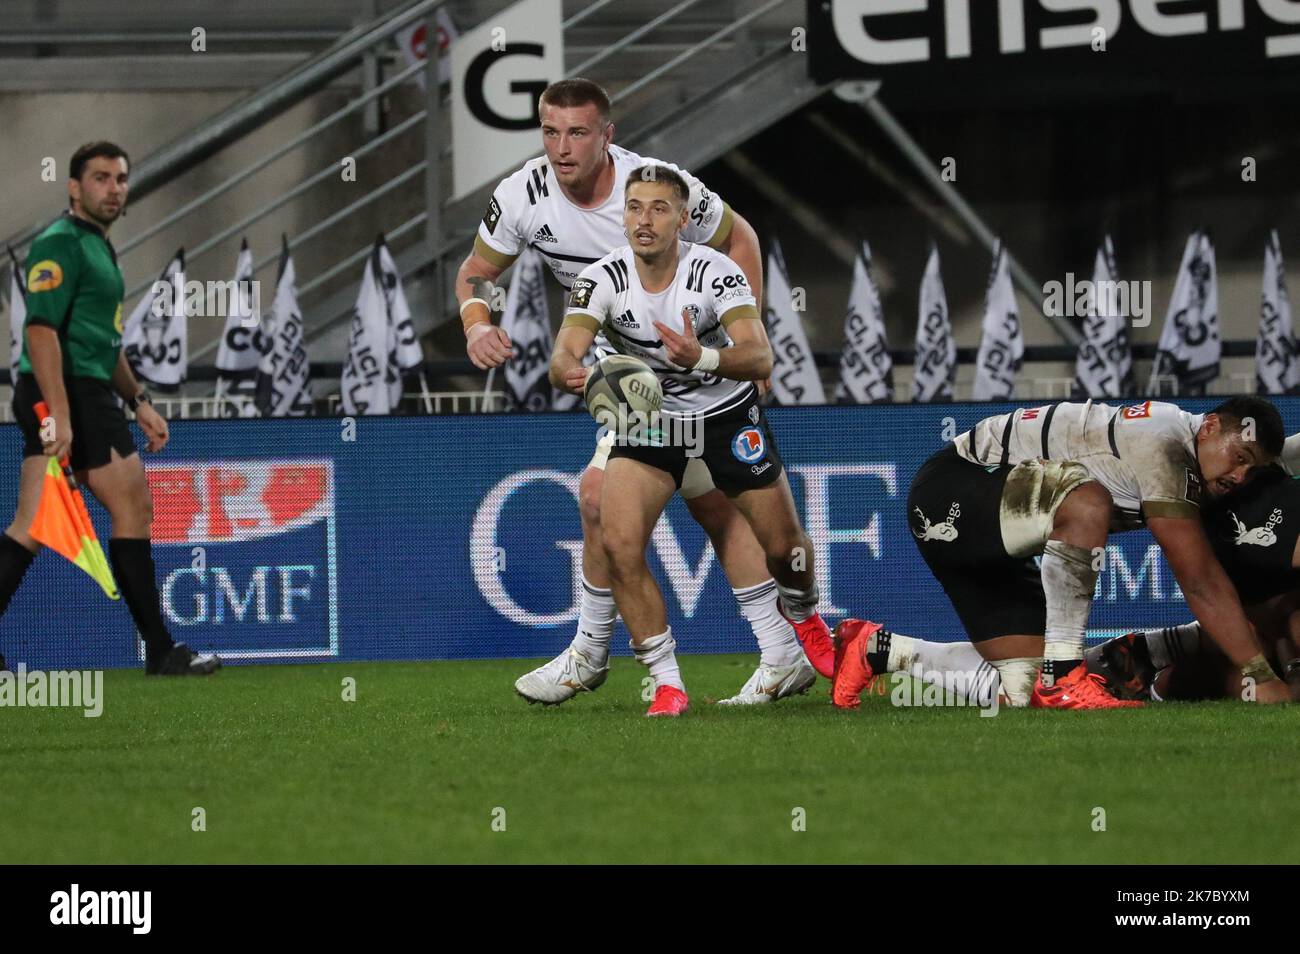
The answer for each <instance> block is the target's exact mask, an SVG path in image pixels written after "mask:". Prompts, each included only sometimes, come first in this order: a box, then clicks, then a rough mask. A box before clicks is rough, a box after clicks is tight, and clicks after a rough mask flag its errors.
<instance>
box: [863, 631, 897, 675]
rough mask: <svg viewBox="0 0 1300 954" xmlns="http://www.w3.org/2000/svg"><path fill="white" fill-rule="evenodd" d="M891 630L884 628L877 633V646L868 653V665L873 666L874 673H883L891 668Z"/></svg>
mask: <svg viewBox="0 0 1300 954" xmlns="http://www.w3.org/2000/svg"><path fill="white" fill-rule="evenodd" d="M890 635H891V634H890V632H889V630H887V629H882V630H880V631H879V632H878V633H876V637H875V638H876V648H875V649H874V650H872V651H871V652H869V653H867V665H868V666H870V667H871V671H872V672H874V673H882V672H885V671H886V670H887V669H889V637H890Z"/></svg>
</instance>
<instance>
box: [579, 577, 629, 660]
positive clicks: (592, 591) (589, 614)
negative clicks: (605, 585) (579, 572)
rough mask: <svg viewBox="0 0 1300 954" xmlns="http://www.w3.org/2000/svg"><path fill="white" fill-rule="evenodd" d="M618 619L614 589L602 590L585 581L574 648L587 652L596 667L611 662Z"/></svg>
mask: <svg viewBox="0 0 1300 954" xmlns="http://www.w3.org/2000/svg"><path fill="white" fill-rule="evenodd" d="M617 619H618V607H616V606H615V605H614V592H613V590H602V589H598V588H597V587H594V586H592V585H591V584H590V583H588V582H587V577H586V576H583V578H582V598H581V599H580V600H579V601H578V634H577V635H576V636H574V637H573V648H574V649H576V650H578V651H579V652H582V653H585V654H586V655H587V658H588V659H590V660H591V661H592V662H594V663H596V664H597V665H604V663H605V660H607V659H609V638H610V636H611V635H613V632H614V621H615V620H617Z"/></svg>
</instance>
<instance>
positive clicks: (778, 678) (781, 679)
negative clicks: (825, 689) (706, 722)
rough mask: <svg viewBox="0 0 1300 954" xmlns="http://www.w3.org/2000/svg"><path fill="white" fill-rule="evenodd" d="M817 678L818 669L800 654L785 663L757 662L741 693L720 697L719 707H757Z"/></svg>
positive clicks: (793, 692) (802, 688)
mask: <svg viewBox="0 0 1300 954" xmlns="http://www.w3.org/2000/svg"><path fill="white" fill-rule="evenodd" d="M816 681H817V670H815V669H813V667H812V665H811V664H810V663H809V662H808V660H807V659H806V658H804V657H803V656H800V657H799V658H798V659H797V660H796V661H795V662H793V663H791V664H790V665H788V666H769V665H766V664H765V663H759V666H758V668H757V669H755V670H754V674H753V675H752V676H750V677H749V681H748V682H747V683H745V684H744V685H743V686H742V687H741V689H740V692H738V693H736V694H735V695H734V696H732V697H731V698H730V699H723V700H721V701H720V702H719V703H718V705H720V706H757V705H764V704H766V703H769V702H775V701H776V700H777V699H784V698H785V697H786V696H797V695H799V694H800V693H804V692H807V691H808V690H809V689H810V688H812V684H813V683H814V682H816Z"/></svg>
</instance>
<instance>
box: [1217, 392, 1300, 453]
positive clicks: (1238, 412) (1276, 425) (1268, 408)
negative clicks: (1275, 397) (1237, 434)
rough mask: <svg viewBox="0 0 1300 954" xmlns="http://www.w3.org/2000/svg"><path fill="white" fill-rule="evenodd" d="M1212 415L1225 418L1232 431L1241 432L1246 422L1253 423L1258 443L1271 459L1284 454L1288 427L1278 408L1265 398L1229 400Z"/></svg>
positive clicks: (1226, 424)
mask: <svg viewBox="0 0 1300 954" xmlns="http://www.w3.org/2000/svg"><path fill="white" fill-rule="evenodd" d="M1210 413H1211V414H1217V415H1219V417H1221V418H1223V419H1224V423H1225V426H1226V427H1227V428H1228V429H1230V430H1232V431H1240V430H1241V428H1242V426H1243V422H1244V421H1247V420H1250V421H1253V422H1254V424H1255V441H1256V443H1258V444H1259V446H1260V447H1262V448H1264V451H1265V452H1266V453H1267V454H1268V456H1269V457H1277V456H1278V455H1280V454H1281V453H1282V442H1283V441H1285V440H1286V427H1285V426H1284V425H1283V424H1282V415H1281V414H1279V413H1278V412H1277V408H1275V407H1274V406H1273V405H1272V403H1270V402H1269V401H1266V400H1265V399H1264V398H1261V397H1253V396H1246V397H1234V398H1228V400H1226V401H1224V402H1223V403H1222V404H1220V405H1219V406H1218V407H1216V408H1215V409H1214V410H1213V411H1211V412H1210Z"/></svg>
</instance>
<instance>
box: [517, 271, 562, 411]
mask: <svg viewBox="0 0 1300 954" xmlns="http://www.w3.org/2000/svg"><path fill="white" fill-rule="evenodd" d="M513 268H514V271H513V274H512V276H511V279H510V289H509V291H507V292H506V304H505V310H504V312H503V313H502V316H501V330H502V331H504V332H505V333H506V335H507V337H509V338H510V345H511V350H512V351H513V352H514V356H513V357H512V358H511V359H510V360H509V361H507V362H506V366H505V379H506V410H508V411H551V410H568V409H569V407H572V406H573V404H574V402H575V401H576V399H570V396H569V395H568V394H564V393H562V392H560V391H557V390H556V389H555V388H553V387H551V381H550V378H549V377H548V373H549V371H550V365H551V351H552V350H553V348H554V346H555V338H554V336H553V335H552V334H551V315H550V308H549V307H548V306H547V304H546V275H545V268H544V267H543V262H542V256H541V255H539V254H538V252H537V250H536V249H534V248H532V247H531V246H530V247H529V248H527V249H525V250H524V254H523V255H521V256H520V257H519V258H518V260H516V261H515V264H514V266H513ZM561 397H563V398H565V400H564V401H563V402H562V405H563V406H561V407H557V404H560V403H561V402H560V401H559V399H560V398H561Z"/></svg>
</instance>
